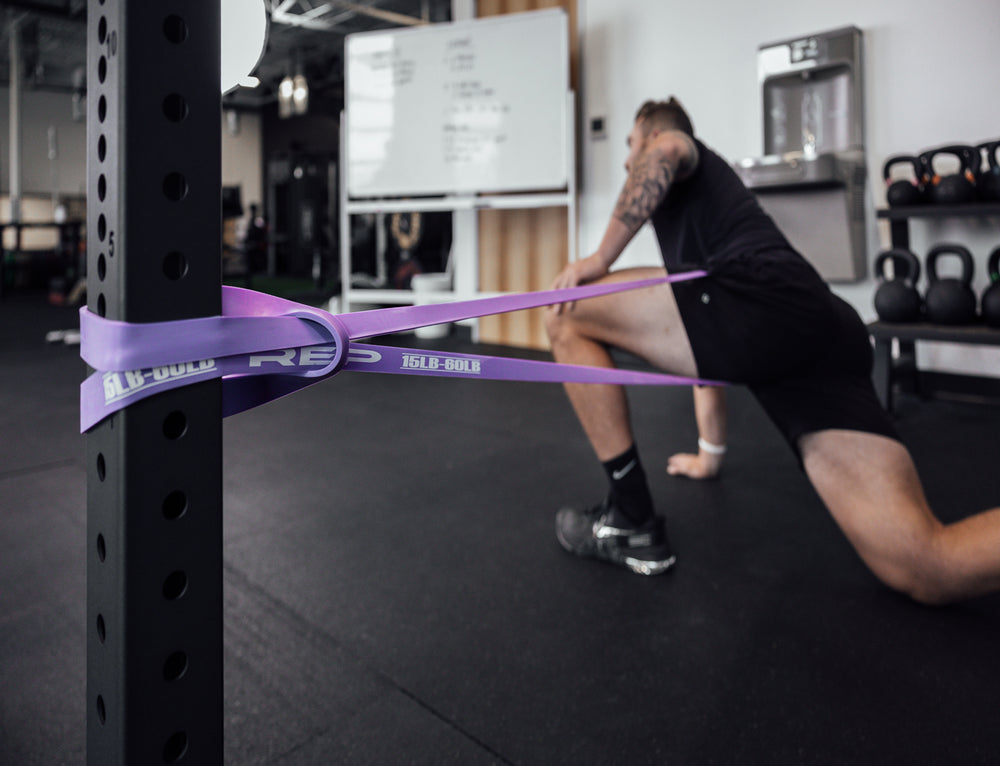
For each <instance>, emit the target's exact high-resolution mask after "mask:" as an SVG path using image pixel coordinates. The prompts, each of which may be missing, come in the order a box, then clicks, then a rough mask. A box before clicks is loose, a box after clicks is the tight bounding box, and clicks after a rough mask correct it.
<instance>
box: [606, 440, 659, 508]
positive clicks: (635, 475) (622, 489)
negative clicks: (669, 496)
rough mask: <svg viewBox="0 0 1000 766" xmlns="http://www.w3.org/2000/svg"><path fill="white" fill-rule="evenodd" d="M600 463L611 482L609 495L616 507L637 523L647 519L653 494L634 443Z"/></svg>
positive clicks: (651, 505) (651, 506)
mask: <svg viewBox="0 0 1000 766" xmlns="http://www.w3.org/2000/svg"><path fill="white" fill-rule="evenodd" d="M602 465H603V466H604V471H605V472H606V473H607V475H608V481H609V482H611V497H612V499H613V500H614V502H615V505H616V506H618V509H619V510H620V511H621V512H622V513H623V514H624V515H625V516H627V517H628V518H629V520H630V521H632V522H633V523H635V524H637V525H638V524H642V523H643V522H645V521H646V520H647V519H649V518H650V517H651V516H652V515H653V496H652V495H651V494H650V492H649V485H648V484H647V483H646V472H645V471H644V470H643V468H642V461H640V460H639V452H638V451H637V450H636V448H635V445H634V444H633V445H632V446H631V447H629V448H628V449H627V450H626V451H625V452H623V453H622V454H621V455H619V456H618V457H615V458H611V460H608V461H606V462H604V463H602Z"/></svg>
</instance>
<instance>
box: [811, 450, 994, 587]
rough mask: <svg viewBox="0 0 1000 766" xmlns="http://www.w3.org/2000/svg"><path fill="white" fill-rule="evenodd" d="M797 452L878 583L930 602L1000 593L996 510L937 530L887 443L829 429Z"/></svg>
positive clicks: (903, 458)
mask: <svg viewBox="0 0 1000 766" xmlns="http://www.w3.org/2000/svg"><path fill="white" fill-rule="evenodd" d="M800 447H801V450H802V459H803V464H804V466H805V469H806V473H807V474H808V476H809V478H810V480H811V481H812V483H813V486H814V487H815V488H816V491H817V492H818V493H819V495H820V497H821V498H822V500H823V502H824V503H826V506H827V508H828V509H829V510H830V513H831V514H832V515H833V517H834V519H835V520H836V521H837V523H838V524H839V525H840V528H841V529H842V530H843V531H844V534H846V535H847V538H848V539H849V540H850V542H851V544H852V545H853V546H854V548H855V550H857V552H858V554H859V555H860V556H861V558H862V560H864V562H865V563H866V564H867V565H868V566H869V568H870V569H871V570H872V571H873V572H874V573H875V574H876V575H877V576H878V577H879V579H881V580H882V581H883V582H884V583H886V584H887V585H889V586H890V587H893V588H895V589H897V590H900V591H902V592H904V593H907V594H908V595H910V596H911V597H913V598H914V599H916V600H917V601H921V602H923V603H928V604H943V603H948V602H951V601H956V600H959V599H963V598H971V597H974V596H980V595H985V594H988V593H992V592H995V591H997V590H1000V508H995V509H993V510H990V511H985V512H983V513H980V514H978V515H975V516H970V517H969V518H966V519H963V520H962V521H958V522H955V523H953V524H947V525H946V524H942V523H941V522H940V521H939V520H938V519H937V518H936V517H935V516H934V514H933V512H932V511H931V509H930V507H929V505H928V503H927V500H926V498H925V496H924V491H923V488H922V486H921V484H920V479H919V478H918V476H917V471H916V468H915V467H914V465H913V460H912V459H911V457H910V454H909V452H907V450H906V448H905V447H904V446H903V445H902V444H900V443H899V442H897V441H895V440H893V439H888V438H886V437H883V436H876V435H873V434H868V433H862V432H858V431H839V430H830V431H820V432H817V433H813V434H809V435H807V436H805V437H803V438H802V440H801V442H800Z"/></svg>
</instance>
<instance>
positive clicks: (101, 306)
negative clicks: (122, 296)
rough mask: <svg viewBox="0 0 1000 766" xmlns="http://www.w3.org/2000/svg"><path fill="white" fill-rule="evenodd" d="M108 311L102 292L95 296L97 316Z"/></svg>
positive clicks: (103, 314) (104, 314) (101, 315)
mask: <svg viewBox="0 0 1000 766" xmlns="http://www.w3.org/2000/svg"><path fill="white" fill-rule="evenodd" d="M107 313H108V305H107V301H105V300H104V293H101V294H100V295H98V296H97V316H99V317H103V316H106V315H107Z"/></svg>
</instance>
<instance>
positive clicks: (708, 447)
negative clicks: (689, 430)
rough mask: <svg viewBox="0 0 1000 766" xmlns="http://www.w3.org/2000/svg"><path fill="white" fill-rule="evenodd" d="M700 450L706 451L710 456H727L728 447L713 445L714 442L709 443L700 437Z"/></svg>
mask: <svg viewBox="0 0 1000 766" xmlns="http://www.w3.org/2000/svg"><path fill="white" fill-rule="evenodd" d="M698 448H699V449H702V450H704V451H705V452H707V453H708V454H709V455H725V454H726V445H725V444H712V442H707V441H705V440H704V439H702V438H701V437H700V436H699V437H698Z"/></svg>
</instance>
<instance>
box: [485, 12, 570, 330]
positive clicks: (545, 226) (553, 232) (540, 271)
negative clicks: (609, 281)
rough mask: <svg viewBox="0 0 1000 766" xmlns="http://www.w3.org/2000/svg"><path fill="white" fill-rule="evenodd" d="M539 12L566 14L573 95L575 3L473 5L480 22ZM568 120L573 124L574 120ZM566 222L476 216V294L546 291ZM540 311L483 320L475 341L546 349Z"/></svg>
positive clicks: (535, 212)
mask: <svg viewBox="0 0 1000 766" xmlns="http://www.w3.org/2000/svg"><path fill="white" fill-rule="evenodd" d="M543 8H565V9H566V11H567V13H568V15H569V20H568V21H569V31H570V40H569V53H570V88H571V89H572V90H574V91H578V88H577V82H578V71H579V69H578V67H579V40H578V35H577V33H576V30H577V16H576V0H479V2H478V4H477V12H478V15H479V16H481V17H482V16H498V15H501V14H505V13H521V12H524V11H535V10H541V9H543ZM529 55H530V52H529ZM571 119H572V120H573V124H574V125H578V124H579V120H577V119H576V115H571ZM577 145H578V146H579V141H577ZM574 161H576V162H578V160H574ZM567 220H568V218H567V212H566V209H565V208H563V207H553V208H537V209H527V210H483V211H481V212H480V213H479V289H480V290H483V291H495V290H499V291H516V292H527V291H530V290H545V289H547V288H548V287H550V286H551V283H552V280H554V279H555V277H556V275H557V274H558V273H559V271H560V270H561V269H562V267H563V266H564V265H565V264H566V263H567V262H568V260H569V237H568V234H567V225H568V224H567ZM544 312H545V309H533V310H530V311H517V312H514V313H512V314H503V315H501V316H496V317H484V318H483V319H481V320H480V322H479V338H480V340H482V341H483V342H485V343H500V344H503V345H509V346H522V347H527V348H539V349H544V348H548V339H547V337H546V335H545V325H544V321H545V320H544Z"/></svg>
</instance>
